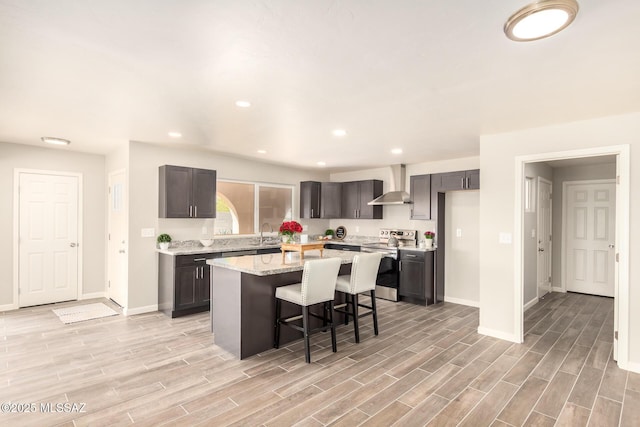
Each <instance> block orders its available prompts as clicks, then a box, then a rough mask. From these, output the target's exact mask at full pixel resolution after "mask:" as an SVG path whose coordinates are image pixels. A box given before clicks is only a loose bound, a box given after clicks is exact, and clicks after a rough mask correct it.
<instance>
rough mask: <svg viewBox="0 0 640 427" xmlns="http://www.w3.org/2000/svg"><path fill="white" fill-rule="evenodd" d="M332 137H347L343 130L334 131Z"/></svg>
mask: <svg viewBox="0 0 640 427" xmlns="http://www.w3.org/2000/svg"><path fill="white" fill-rule="evenodd" d="M332 133H333V136H347V131H346V130H344V129H334V131H333V132H332Z"/></svg>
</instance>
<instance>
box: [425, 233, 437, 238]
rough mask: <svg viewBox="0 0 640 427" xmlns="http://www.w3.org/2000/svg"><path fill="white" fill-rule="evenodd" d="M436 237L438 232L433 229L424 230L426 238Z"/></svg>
mask: <svg viewBox="0 0 640 427" xmlns="http://www.w3.org/2000/svg"><path fill="white" fill-rule="evenodd" d="M434 237H436V233H434V232H433V231H425V232H424V238H425V239H433V238H434Z"/></svg>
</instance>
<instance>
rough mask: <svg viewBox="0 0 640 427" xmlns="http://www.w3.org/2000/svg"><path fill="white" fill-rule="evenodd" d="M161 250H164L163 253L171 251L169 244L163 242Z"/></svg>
mask: <svg viewBox="0 0 640 427" xmlns="http://www.w3.org/2000/svg"><path fill="white" fill-rule="evenodd" d="M160 249H162V250H163V251H166V250H167V249H169V243H168V242H161V243H160Z"/></svg>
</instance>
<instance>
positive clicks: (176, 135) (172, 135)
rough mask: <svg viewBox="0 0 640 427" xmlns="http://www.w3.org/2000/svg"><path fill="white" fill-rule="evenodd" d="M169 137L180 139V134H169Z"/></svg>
mask: <svg viewBox="0 0 640 427" xmlns="http://www.w3.org/2000/svg"><path fill="white" fill-rule="evenodd" d="M169 136H170V137H171V138H182V134H181V133H180V132H169Z"/></svg>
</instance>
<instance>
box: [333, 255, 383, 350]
mask: <svg viewBox="0 0 640 427" xmlns="http://www.w3.org/2000/svg"><path fill="white" fill-rule="evenodd" d="M381 258H382V255H381V254H379V253H363V254H358V255H356V256H354V257H353V264H351V274H350V275H348V276H339V277H338V279H337V281H336V291H338V292H344V293H345V296H346V303H344V304H340V305H337V306H336V307H335V310H336V311H337V312H340V313H342V314H344V316H345V317H344V318H345V324H348V323H349V317H352V318H353V330H354V332H355V335H356V343H359V342H360V330H359V328H358V326H359V325H358V319H359V318H361V317H363V316H368V315H369V314H371V315H372V317H373V332H374V333H375V334H376V335H378V310H377V309H376V278H377V277H378V269H379V268H380V259H381ZM367 291H369V292H370V295H371V306H368V305H364V304H360V303H359V302H358V294H360V293H363V292H367ZM349 296H351V301H349ZM359 307H363V308H367V309H369V310H370V311H367V312H365V313H362V314H359V313H358V308H359ZM349 308H350V309H349Z"/></svg>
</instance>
